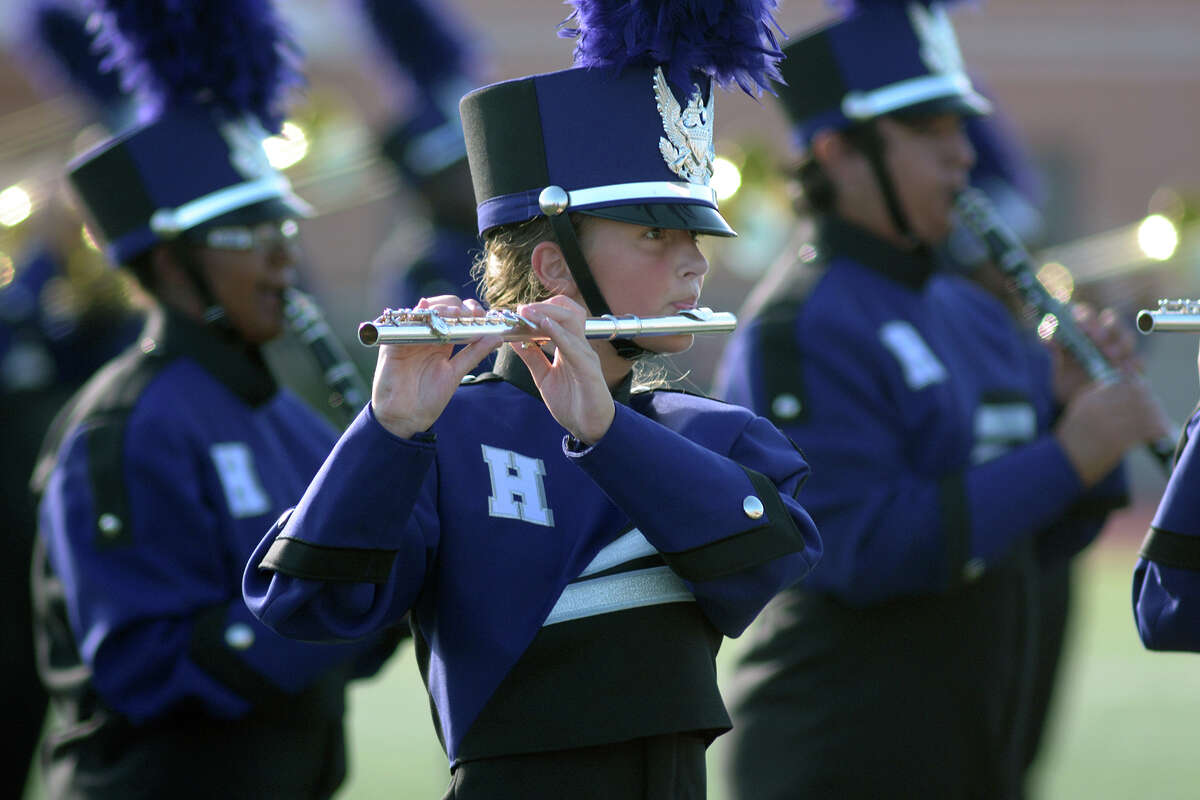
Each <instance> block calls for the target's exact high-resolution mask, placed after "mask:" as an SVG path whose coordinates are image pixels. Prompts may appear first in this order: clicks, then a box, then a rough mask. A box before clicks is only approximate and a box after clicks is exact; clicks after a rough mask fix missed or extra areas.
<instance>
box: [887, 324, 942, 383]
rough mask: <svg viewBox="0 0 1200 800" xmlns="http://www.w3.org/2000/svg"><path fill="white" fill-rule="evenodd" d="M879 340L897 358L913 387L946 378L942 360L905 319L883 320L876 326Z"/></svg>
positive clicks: (905, 377) (906, 380)
mask: <svg viewBox="0 0 1200 800" xmlns="http://www.w3.org/2000/svg"><path fill="white" fill-rule="evenodd" d="M879 340H880V341H881V342H883V346H884V347H886V348H887V349H888V350H891V351H892V355H894V356H895V357H896V360H897V361H899V362H900V369H902V370H904V381H905V383H907V384H908V388H910V389H912V390H913V391H917V390H918V389H924V388H925V387H926V386H931V385H933V384H935V383H941V382H942V381H944V380H946V368H945V367H944V366H942V362H941V361H939V360H938V357H937V356H935V355H934V354H933V351H932V350H930V349H929V345H927V344H925V340H924V339H922V338H921V334H920V333H918V332H917V329H916V328H914V327H913V326H912V325H910V324H909V323H907V322H905V321H904V320H899V319H897V320H892V321H891V322H885V323H884V324H883V327H881V328H880V329H879Z"/></svg>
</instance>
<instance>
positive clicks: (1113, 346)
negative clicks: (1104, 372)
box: [1050, 303, 1143, 406]
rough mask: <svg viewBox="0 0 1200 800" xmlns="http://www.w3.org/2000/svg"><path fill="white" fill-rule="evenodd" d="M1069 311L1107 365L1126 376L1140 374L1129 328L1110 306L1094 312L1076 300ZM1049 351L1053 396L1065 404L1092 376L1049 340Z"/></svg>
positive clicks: (1140, 365)
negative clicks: (1052, 364)
mask: <svg viewBox="0 0 1200 800" xmlns="http://www.w3.org/2000/svg"><path fill="white" fill-rule="evenodd" d="M1071 312H1072V315H1073V316H1074V318H1075V322H1076V323H1077V324H1078V325H1079V327H1080V329H1081V330H1082V331H1083V332H1084V334H1086V335H1087V337H1088V338H1089V339H1091V340H1092V342H1094V343H1095V345H1096V347H1097V348H1099V350H1100V353H1101V354H1102V355H1103V356H1104V357H1105V358H1106V359H1107V360H1108V362H1109V363H1110V364H1112V365H1113V366H1114V367H1115V368H1116V369H1117V370H1119V371H1120V372H1122V373H1123V374H1125V375H1126V376H1128V377H1132V376H1135V375H1140V374H1141V373H1142V370H1143V364H1142V362H1141V359H1140V358H1138V355H1137V348H1136V347H1135V343H1136V337H1135V336H1134V332H1133V329H1132V328H1131V327H1130V326H1129V325H1126V324H1124V323H1122V322H1121V320H1120V318H1119V317H1118V316H1117V313H1116V312H1115V311H1114V310H1113V309H1111V308H1106V309H1104V310H1103V311H1101V312H1100V313H1099V314H1097V313H1096V312H1095V311H1094V310H1093V309H1092V308H1091V307H1090V306H1088V305H1087V304H1084V303H1079V304H1076V305H1073V306H1072V307H1071ZM1050 351H1051V357H1052V358H1053V360H1054V396H1055V398H1056V399H1057V400H1058V402H1059V404H1061V405H1064V406H1065V405H1067V404H1068V403H1070V402H1071V400H1072V399H1073V398H1074V397H1075V396H1076V395H1077V394H1079V392H1081V391H1083V390H1084V389H1085V388H1086V387H1087V386H1088V385H1089V384H1090V383H1091V382H1092V376H1090V375H1088V373H1087V372H1086V371H1085V370H1084V368H1083V365H1082V364H1080V363H1079V362H1078V361H1076V360H1075V358H1074V357H1073V356H1071V355H1070V354H1069V353H1066V352H1064V351H1063V349H1062V347H1060V346H1059V345H1058V344H1057V343H1056V342H1054V341H1053V340H1051V343H1050Z"/></svg>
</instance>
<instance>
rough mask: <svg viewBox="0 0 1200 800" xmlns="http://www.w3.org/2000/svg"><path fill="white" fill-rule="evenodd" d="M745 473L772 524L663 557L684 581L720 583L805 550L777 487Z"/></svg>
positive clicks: (766, 479) (756, 475)
mask: <svg viewBox="0 0 1200 800" xmlns="http://www.w3.org/2000/svg"><path fill="white" fill-rule="evenodd" d="M742 469H743V470H745V472H746V476H747V477H748V478H750V483H751V484H753V485H754V493H755V495H756V496H757V497H758V499H759V500H761V501H762V504H763V508H764V510H765V512H766V513H765V514H764V517H765V518H766V519H767V520H768V522H767V523H766V524H765V525H757V526H756V527H754V528H751V529H749V530H746V531H743V532H741V533H738V534H734V535H733V536H729V537H726V538H724V539H722V540H720V541H718V542H712V543H711V544H706V545H703V546H701V547H695V548H692V549H691V550H684V551H682V552H679V553H663V558H664V559H666V561H667V564H668V565H669V566H670V567H671V569H672V570H674V571H675V572H676V573H677V574H678V575H679V576H680V577H681V578H684V579H685V580H689V581H696V582H702V581H711V580H716V579H717V578H723V577H725V576H726V575H733V574H734V573H737V572H741V571H743V570H745V569H749V568H750V567H753V566H755V565H757V564H762V563H765V562H767V561H770V560H772V559H775V558H779V557H780V556H785V555H787V554H789V553H797V552H800V551H802V550H803V549H804V537H803V536H801V535H800V531H799V530H797V528H796V522H795V520H793V519H792V516H791V514H789V513H788V511H787V507H786V506H784V504H783V500H781V499H780V498H779V490H778V489H777V488H775V484H774V483H772V482H771V479H770V478H768V477H767V476H765V475H762V474H761V473H758V472H755V471H754V470H752V469H746V468H745V467H742Z"/></svg>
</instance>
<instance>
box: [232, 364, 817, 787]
mask: <svg viewBox="0 0 1200 800" xmlns="http://www.w3.org/2000/svg"><path fill="white" fill-rule="evenodd" d="M496 370H497V372H498V373H500V374H502V375H504V376H505V377H506V380H488V379H481V380H475V381H471V382H469V383H468V385H464V386H463V387H461V388H460V389H459V390H458V391H457V392H456V393H455V395H454V397H453V399H452V400H451V402H450V404H449V406H448V407H447V409H446V410H445V412H444V413H443V414H442V416H441V417H440V418H439V420H438V421H437V423H436V424H435V425H434V426H433V428H432V429H431V431H430V432H429V433H427V434H421V435H418V436H416V437H414V438H412V439H410V440H403V439H398V438H396V437H394V436H392V435H391V434H389V433H388V432H386V431H385V430H384V429H383V428H382V427H381V426H380V425H379V424H378V423H377V422H376V421H375V419H374V417H373V415H372V413H371V411H370V408H369V407H368V408H367V409H366V410H364V412H363V414H362V415H361V416H360V417H359V418H358V420H357V421H356V422H355V423H354V424H353V425H352V426H351V427H350V429H349V430H348V431H347V432H346V433H345V434H344V435H343V437H342V439H341V441H340V442H339V443H338V445H337V447H336V448H335V449H334V451H333V453H332V455H331V456H330V458H329V460H328V461H326V463H325V465H324V466H323V467H322V468H321V471H320V473H319V474H318V476H317V478H316V480H315V481H313V483H312V485H311V486H310V487H309V490H308V491H307V492H306V493H305V495H304V498H303V500H302V501H301V502H300V504H299V506H297V508H296V509H295V510H294V512H292V513H291V514H290V516H287V517H285V518H284V519H281V520H280V521H279V522H278V523H277V524H276V525H275V527H274V528H272V529H271V531H270V532H269V533H268V535H267V536H266V538H265V539H263V541H262V544H261V545H260V546H259V548H258V549H257V550H256V551H255V553H254V555H253V557H252V558H251V561H250V564H249V565H248V568H247V570H246V575H245V583H244V593H245V596H246V599H247V602H248V603H249V605H250V607H251V608H252V609H253V610H254V612H255V614H257V615H258V616H259V617H260V618H261V619H262V620H264V621H265V622H266V623H267V624H269V625H271V626H272V627H274V628H276V629H278V630H280V631H281V632H283V633H285V634H287V635H290V636H297V637H300V638H306V639H317V638H320V639H327V638H355V637H359V636H363V635H365V634H367V633H369V632H371V631H375V630H378V629H379V628H381V627H382V626H385V625H387V624H389V623H391V622H393V621H394V620H396V619H398V618H400V616H401V615H403V614H404V613H405V612H406V611H407V610H409V609H413V610H414V616H415V622H414V635H415V638H416V641H417V647H418V654H419V655H420V651H421V650H422V649H425V648H427V652H426V654H425V657H424V658H423V669H424V671H425V680H426V685H427V687H428V689H429V693H430V696H431V698H432V701H433V705H434V707H435V709H436V720H435V722H436V723H437V724H438V727H439V731H440V733H441V735H442V738H443V743H444V745H445V747H446V750H447V754H448V755H449V757H450V760H451V763H452V764H453V763H456V762H457V761H458V760H459V759H460V758H469V757H482V756H494V755H504V754H507V753H513V752H522V751H526V752H528V751H532V750H539V749H560V748H565V747H572V746H585V745H591V744H599V743H604V742H607V741H622V740H627V739H631V738H637V737H639V736H646V735H653V734H660V733H667V732H673V731H680V730H693V729H700V730H704V731H707V732H709V735H710V736H711V735H716V733H719V732H720V731H721V730H724V729H727V728H728V725H729V723H728V718H727V716H726V715H725V713H724V708H723V706H721V705H720V701H719V696H717V694H716V687H715V678H716V675H715V669H714V667H713V658H714V656H715V651H716V645H717V644H719V640H720V637H721V635H722V634H723V635H726V636H737V635H738V634H740V633H741V632H742V631H743V630H744V629H745V627H746V626H747V625H748V624H749V623H750V621H751V620H752V619H753V618H754V616H755V615H756V614H757V613H758V611H759V610H760V609H761V608H762V607H763V606H764V605H765V604H766V603H767V601H768V600H770V598H771V597H772V596H773V595H774V594H775V593H776V592H778V591H779V590H780V589H782V588H784V587H787V586H789V585H791V584H792V583H794V582H795V581H797V580H799V579H801V578H803V577H804V575H805V574H806V573H807V572H808V571H809V569H810V568H811V567H812V565H813V564H814V563H816V561H817V559H818V557H819V555H820V552H821V545H820V540H819V538H818V536H817V532H816V529H815V527H814V526H813V523H812V521H811V519H810V518H809V517H808V514H807V513H806V512H805V511H804V510H803V509H802V508H801V506H800V505H799V503H798V502H797V501H796V500H795V499H794V494H795V492H797V491H798V489H799V487H800V485H801V483H803V482H804V480H805V478H806V476H807V475H808V466H807V464H806V463H805V461H804V459H803V458H802V456H801V455H800V453H799V452H798V451H797V450H796V449H795V448H794V446H793V445H792V444H791V443H790V442H789V441H788V440H787V439H786V438H785V437H783V436H782V435H781V434H780V433H779V432H778V431H777V430H776V429H775V427H774V426H772V425H771V424H770V423H769V422H767V421H766V420H764V419H762V418H760V417H756V416H755V415H753V414H751V413H749V412H748V411H746V410H744V409H741V408H738V407H735V406H729V405H725V404H723V403H719V402H716V401H712V400H708V399H706V398H700V397H695V396H691V395H687V394H683V393H678V392H671V391H650V392H644V393H634V394H633V395H632V396H629V397H628V398H626V401H625V402H618V404H617V407H616V417H615V418H614V420H613V424H612V427H611V428H610V430H609V431H608V433H607V434H606V435H605V436H604V437H603V438H602V439H601V440H600V441H599V442H597V443H596V444H595V445H593V446H592V447H590V448H586V449H579V448H577V447H574V446H572V445H573V444H574V443H573V442H572V441H569V440H568V439H567V438H564V432H563V429H562V428H561V427H560V426H559V425H558V423H556V422H555V421H554V419H553V418H552V417H551V416H550V413H549V411H548V410H547V409H546V407H545V405H544V404H543V402H542V400H541V398H540V397H538V396H537V394H536V390H535V389H533V387H532V381H531V379H530V378H529V376H528V372H527V371H525V369H524V366H523V365H522V364H520V362H519V360H517V359H516V357H515V356H514V355H513V354H511V352H508V351H502V352H501V354H500V358H498V359H497V368H496ZM625 391H626V392H628V389H626V390H625ZM618 399H620V397H619V398H618ZM673 614H675V615H682V616H680V617H679V618H678V619H675V618H674V617H670V615H673ZM664 615H666V616H664ZM668 617H670V618H671V619H672V620H674V621H672V622H670V623H669V624H665V623H664V620H666V619H668ZM589 626H591V627H589ZM595 626H599V627H595ZM606 626H607V627H606ZM655 626H660V627H658V628H656V627H655ZM643 627H645V628H647V629H652V630H655V631H656V636H655V637H652V638H651V640H649V641H645V642H642V643H641V644H638V645H637V646H633V645H631V641H632V640H631V638H630V637H631V636H633V637H636V635H637V632H638V631H639V630H641V629H642V628H643ZM681 631H687V633H686V634H684V633H681ZM659 632H661V635H657V633H659ZM692 632H694V635H693V633H692ZM710 634H711V638H713V639H715V642H713V641H705V640H706V639H708V638H710ZM535 640H536V641H535ZM579 648H584V651H585V652H588V651H587V648H594V649H596V648H599V649H603V648H608V650H609V651H611V652H600V651H599V650H593V651H592V653H593V657H590V658H587V659H582V660H581V659H578V657H577V656H576V655H575V653H576V652H577V651H578V650H579ZM648 651H650V652H653V653H654V658H648V657H645V653H646V652H648ZM698 652H699V653H700V655H697V653H698ZM530 662H538V664H539V665H540V666H538V668H537V669H538V670H540V671H539V672H537V673H534V672H531V670H532V669H533V667H531V665H530ZM601 663H603V664H605V665H606V666H600V664H601ZM564 664H571V665H573V666H571V667H564V666H563V665H564ZM563 669H568V670H569V671H570V672H571V674H570V676H569V680H568V681H564V682H563V685H565V686H574V689H568V690H565V691H571V692H573V693H572V694H571V695H570V696H567V697H564V696H561V695H559V696H554V695H553V694H547V689H546V686H547V685H554V681H556V680H559V679H560V678H561V675H560V674H559V673H561V672H562V671H563ZM643 670H644V672H643ZM660 673H661V674H660ZM701 673H703V674H701ZM535 674H536V676H537V677H536V679H535V678H533V677H531V676H533V675H535ZM589 695H595V696H596V697H601V698H604V701H605V702H604V703H603V704H600V705H599V706H595V707H593V706H589V703H591V700H590V699H589ZM639 697H643V698H644V700H643V701H639V699H638V698H639ZM610 698H611V701H610ZM663 698H666V699H663ZM714 698H715V699H714ZM510 699H511V709H512V713H511V714H509V713H507V712H506V714H503V715H501V714H498V713H497V711H496V708H497V707H504V708H506V709H508V708H510V705H509V703H510ZM656 704H657V705H656ZM646 706H654V708H653V709H650V708H647V707H646ZM483 728H489V729H492V730H493V731H494V732H495V735H494V736H492V735H490V734H488V733H487V732H486V731H481V730H480V729H483ZM531 729H535V730H531ZM540 729H554V730H557V731H558V732H559V733H558V734H556V735H554V736H550V737H540V736H539V734H538V730H540ZM489 736H490V738H489ZM483 738H487V739H488V742H487V743H486V744H481V743H479V740H480V739H483Z"/></svg>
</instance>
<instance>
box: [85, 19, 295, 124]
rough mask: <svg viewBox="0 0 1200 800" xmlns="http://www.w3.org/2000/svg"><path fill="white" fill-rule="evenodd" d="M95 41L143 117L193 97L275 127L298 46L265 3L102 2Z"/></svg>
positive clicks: (292, 80) (291, 83)
mask: <svg viewBox="0 0 1200 800" xmlns="http://www.w3.org/2000/svg"><path fill="white" fill-rule="evenodd" d="M97 11H99V12H100V14H99V19H100V29H99V31H98V33H97V36H96V42H97V45H98V46H99V47H101V48H102V49H103V50H104V51H105V52H106V58H105V66H106V67H107V68H116V69H119V70H120V72H121V80H122V83H123V85H124V86H125V87H126V88H127V89H128V90H130V91H136V92H138V93H139V94H140V95H141V97H142V99H143V102H145V103H147V104H148V105H149V110H150V113H151V114H155V113H158V112H159V111H161V110H162V109H164V108H168V107H173V106H177V105H185V104H190V103H196V102H204V103H211V104H212V105H214V106H217V107H219V108H221V109H223V110H224V111H226V112H227V113H229V114H231V115H234V116H239V115H242V114H252V115H254V116H255V117H257V118H258V120H259V121H260V122H261V123H262V125H263V127H264V128H266V129H267V130H269V131H272V132H276V133H277V132H278V131H279V129H280V127H281V125H282V124H283V118H284V115H285V108H284V106H285V100H286V95H287V92H288V90H290V89H291V88H293V87H295V86H298V85H300V84H302V83H303V78H302V77H301V74H300V70H299V63H300V53H299V48H298V46H297V45H296V43H295V41H294V40H293V39H292V38H291V36H290V35H289V34H288V33H287V32H286V31H285V30H284V29H283V25H282V23H281V21H280V20H279V17H278V15H277V13H276V11H275V9H274V8H273V7H272V6H271V3H270V0H107V2H102V3H98V4H97Z"/></svg>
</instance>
